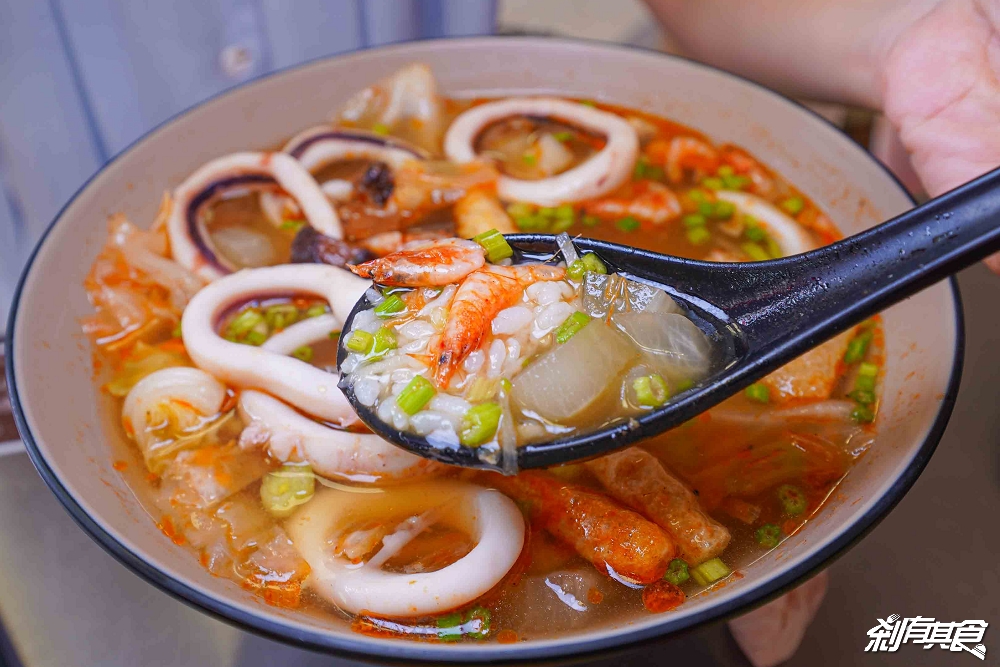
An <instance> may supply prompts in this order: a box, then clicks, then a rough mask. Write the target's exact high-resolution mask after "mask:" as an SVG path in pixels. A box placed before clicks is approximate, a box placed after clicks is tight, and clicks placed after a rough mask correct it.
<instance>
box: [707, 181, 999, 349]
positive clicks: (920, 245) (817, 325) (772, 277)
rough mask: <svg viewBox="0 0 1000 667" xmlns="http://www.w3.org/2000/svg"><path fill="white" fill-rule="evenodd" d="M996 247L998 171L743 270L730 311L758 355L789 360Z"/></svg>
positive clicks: (933, 314)
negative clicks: (832, 239) (873, 223)
mask: <svg viewBox="0 0 1000 667" xmlns="http://www.w3.org/2000/svg"><path fill="white" fill-rule="evenodd" d="M997 250H1000V169H996V170H994V171H991V172H990V173H988V174H986V175H985V176H982V177H980V178H978V179H976V180H974V181H971V182H969V183H967V184H965V185H963V186H961V187H959V188H956V189H955V190H952V191H951V192H948V193H946V194H944V195H942V196H940V197H937V198H935V199H932V200H930V201H928V202H927V203H925V204H923V205H921V206H918V207H917V208H914V209H911V210H910V211H907V212H906V213H903V214H902V215H899V216H897V217H895V218H893V219H892V220H889V221H888V222H885V223H883V224H881V225H878V226H877V227H873V228H871V229H868V230H866V231H864V232H861V233H860V234H856V235H854V236H851V237H849V238H846V239H844V240H842V241H839V242H837V243H834V244H832V245H829V246H826V247H824V248H820V249H818V250H814V251H811V252H808V253H805V254H802V255H795V256H793V257H788V258H785V259H780V260H775V261H770V262H761V263H759V264H752V265H745V266H747V267H748V268H749V267H753V269H752V270H751V271H750V272H748V273H743V272H742V271H739V272H738V275H739V277H738V278H737V280H738V281H739V285H738V286H737V289H735V290H734V289H733V286H732V284H731V281H730V286H729V289H728V293H729V295H730V296H729V298H728V299H727V301H728V303H727V304H725V305H726V306H728V308H727V312H729V314H730V315H731V316H732V317H733V319H734V320H735V321H736V322H737V323H738V324H739V325H740V328H741V329H742V330H743V332H744V334H745V335H746V341H747V343H748V346H749V348H750V350H749V351H750V352H751V354H752V353H753V352H754V351H755V350H760V351H763V350H768V353H765V356H767V357H771V356H772V355H774V354H778V355H780V356H781V357H782V358H786V359H790V358H791V357H792V356H795V354H796V353H798V352H804V351H805V350H807V349H809V348H811V347H813V346H815V345H817V344H819V343H820V342H822V341H823V340H826V339H827V338H830V337H832V336H834V335H836V334H837V333H840V332H841V331H844V330H846V329H848V328H850V327H851V326H853V325H855V324H858V323H859V322H861V321H863V320H864V319H865V318H867V317H870V316H872V315H874V314H875V313H877V312H879V311H880V310H883V309H885V308H887V307H888V306H891V305H893V304H895V303H897V302H899V301H902V300H903V299H905V298H906V297H908V296H911V295H913V294H915V293H916V292H919V291H920V290H922V289H924V288H925V287H928V286H929V285H931V284H933V283H936V282H938V281H940V280H942V279H944V278H947V277H948V276H950V275H952V274H954V273H956V272H957V271H959V270H961V269H963V268H965V267H967V266H969V265H971V264H973V263H975V262H976V261H978V260H980V259H982V258H984V257H986V256H987V255H989V254H990V253H992V252H994V251H997ZM732 275H734V276H735V275H737V272H736V271H733V273H732ZM725 291H726V290H721V289H720V290H719V292H718V298H723V295H724V292H725ZM715 303H720V302H719V301H715ZM720 305H722V304H721V303H720ZM927 316H928V317H936V316H938V314H937V313H928V314H927Z"/></svg>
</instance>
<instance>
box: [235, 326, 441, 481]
mask: <svg viewBox="0 0 1000 667" xmlns="http://www.w3.org/2000/svg"><path fill="white" fill-rule="evenodd" d="M339 324H340V323H339V321H338V320H337V318H336V317H334V316H333V315H320V316H318V317H310V318H309V319H305V320H302V321H301V322H298V323H296V324H293V325H292V326H290V327H288V328H287V329H285V330H284V331H282V332H280V333H277V334H275V335H273V336H271V337H270V338H269V339H267V341H266V342H265V343H264V344H263V345H261V348H263V349H265V350H269V351H271V352H274V353H276V354H291V353H292V351H293V350H296V349H298V348H300V347H302V346H303V345H310V344H312V343H315V342H316V341H319V340H325V339H326V337H327V336H328V335H329V334H330V332H331V331H334V330H335V329H336V328H337V327H338V326H339ZM238 408H239V412H240V416H241V417H242V418H243V421H244V423H248V424H249V423H253V422H257V423H259V424H260V425H261V426H262V427H263V428H264V429H265V430H266V431H267V432H268V434H269V436H270V437H269V440H268V450H269V451H270V452H271V455H272V456H274V457H275V458H277V459H278V460H279V461H289V460H292V459H293V458H294V457H298V458H299V459H301V460H305V461H308V462H309V465H311V466H312V469H313V470H314V471H315V472H317V473H318V474H320V475H322V476H324V477H338V476H339V477H347V478H349V479H352V480H355V481H358V478H359V477H362V476H365V477H367V478H368V479H366V480H364V481H370V482H373V481H377V480H379V479H384V478H390V479H393V480H400V479H406V478H410V477H417V476H422V475H425V474H428V473H430V472H433V471H434V470H435V469H436V468H439V467H440V464H437V463H435V462H433V461H429V460H427V459H425V458H422V457H420V456H416V455H415V454H411V453H409V452H407V451H405V450H403V449H400V448H399V447H396V446H395V445H392V444H390V443H389V442H386V441H385V440H383V439H382V438H380V437H378V436H377V435H373V434H370V433H352V432H350V431H341V430H338V429H333V428H330V427H328V426H324V425H322V424H320V423H317V422H315V421H313V420H312V419H309V418H308V417H306V416H304V415H302V414H300V413H298V412H296V411H295V410H293V409H292V408H290V407H288V406H287V405H285V404H284V403H282V402H281V401H279V400H278V399H276V398H273V397H271V396H268V395H267V394H263V393H261V392H258V391H253V390H246V391H243V392H240V400H239V405H238Z"/></svg>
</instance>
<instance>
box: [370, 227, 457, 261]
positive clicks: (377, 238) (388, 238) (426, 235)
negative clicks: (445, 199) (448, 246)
mask: <svg viewBox="0 0 1000 667" xmlns="http://www.w3.org/2000/svg"><path fill="white" fill-rule="evenodd" d="M450 237H451V234H449V233H448V232H446V231H445V230H443V229H440V230H439V229H412V230H409V231H405V232H382V233H381V234H375V235H374V236H369V237H368V238H366V239H364V240H362V241H359V244H360V245H361V247H363V248H364V249H365V250H367V251H368V252H370V253H372V254H373V255H375V256H376V257H385V256H386V255H388V254H390V253H394V252H399V251H400V250H402V249H403V248H405V247H406V246H407V245H409V244H410V243H414V242H417V241H424V242H426V241H440V240H441V239H444V238H450Z"/></svg>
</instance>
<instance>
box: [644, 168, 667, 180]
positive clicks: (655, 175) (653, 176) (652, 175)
mask: <svg viewBox="0 0 1000 667" xmlns="http://www.w3.org/2000/svg"><path fill="white" fill-rule="evenodd" d="M665 175H666V174H664V172H663V168H662V167H657V166H654V165H647V166H646V178H647V179H649V180H651V181H662V180H663V178H664V176H665Z"/></svg>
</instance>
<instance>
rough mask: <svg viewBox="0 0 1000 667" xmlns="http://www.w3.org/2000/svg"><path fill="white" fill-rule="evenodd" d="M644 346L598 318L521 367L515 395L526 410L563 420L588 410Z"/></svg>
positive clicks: (515, 379) (516, 380)
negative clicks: (523, 367) (632, 342)
mask: <svg viewBox="0 0 1000 667" xmlns="http://www.w3.org/2000/svg"><path fill="white" fill-rule="evenodd" d="M637 356H638V350H636V348H635V347H634V346H633V345H632V344H631V343H630V342H629V340H628V338H626V337H625V336H623V335H622V334H621V333H619V332H618V331H616V330H615V329H613V328H612V327H609V326H607V325H605V324H604V323H603V322H600V321H592V322H590V323H589V324H588V325H587V326H585V327H583V329H581V330H580V331H579V333H577V334H576V335H575V336H573V337H572V338H570V339H569V340H568V341H566V342H565V343H563V344H561V345H557V346H556V347H554V348H552V349H551V350H549V351H548V352H546V353H545V354H543V355H542V356H541V357H540V358H539V359H537V360H536V361H535V362H533V363H532V364H530V365H529V366H528V367H527V368H525V369H524V370H523V371H521V373H520V374H518V375H517V376H516V377H515V378H514V381H513V390H512V392H511V394H512V398H513V400H514V402H515V403H517V404H518V405H519V406H520V407H521V409H522V410H529V411H532V412H535V413H537V414H538V415H540V416H542V417H543V418H545V419H548V420H550V421H553V422H561V421H564V420H566V419H569V418H571V417H573V416H574V415H577V414H579V413H581V412H583V411H585V410H586V409H587V408H588V407H589V406H590V405H591V404H592V403H593V402H594V401H596V400H597V399H598V397H600V396H601V394H603V393H604V391H605V390H607V389H608V388H609V387H610V386H611V385H613V384H617V381H618V377H619V375H620V374H621V372H622V371H623V370H624V369H625V367H626V366H627V365H628V364H629V362H630V361H632V360H633V359H635V358H636V357H637Z"/></svg>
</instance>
